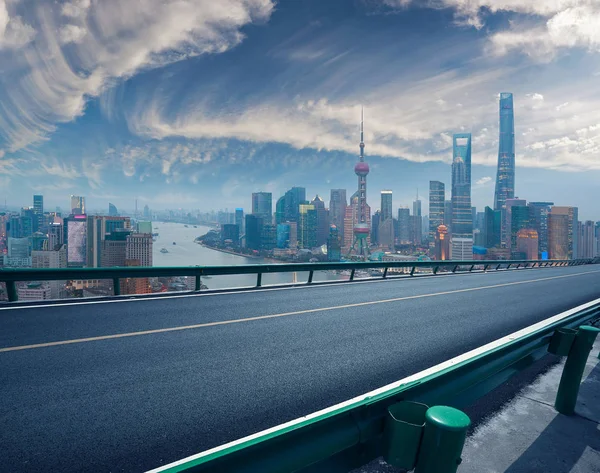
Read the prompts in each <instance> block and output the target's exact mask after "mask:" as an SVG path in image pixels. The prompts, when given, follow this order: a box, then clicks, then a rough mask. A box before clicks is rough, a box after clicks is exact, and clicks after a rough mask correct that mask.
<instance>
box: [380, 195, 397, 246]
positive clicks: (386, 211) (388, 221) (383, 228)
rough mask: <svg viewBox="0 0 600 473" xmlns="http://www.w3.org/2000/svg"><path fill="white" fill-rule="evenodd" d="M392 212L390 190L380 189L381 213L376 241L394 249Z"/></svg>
mask: <svg viewBox="0 0 600 473" xmlns="http://www.w3.org/2000/svg"><path fill="white" fill-rule="evenodd" d="M394 237H395V235H394V214H393V213H392V191H391V190H383V191H381V214H380V218H379V225H378V226H377V243H378V244H379V245H380V246H382V247H384V248H388V249H392V250H393V249H394Z"/></svg>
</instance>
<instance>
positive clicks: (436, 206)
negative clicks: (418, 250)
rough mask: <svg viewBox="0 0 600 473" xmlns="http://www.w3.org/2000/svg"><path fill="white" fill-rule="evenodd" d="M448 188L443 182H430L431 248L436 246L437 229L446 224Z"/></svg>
mask: <svg viewBox="0 0 600 473" xmlns="http://www.w3.org/2000/svg"><path fill="white" fill-rule="evenodd" d="M445 199H446V188H445V186H444V183H443V182H440V181H429V246H433V245H434V244H435V235H436V233H437V228H438V227H439V226H440V225H441V224H443V223H444V201H445Z"/></svg>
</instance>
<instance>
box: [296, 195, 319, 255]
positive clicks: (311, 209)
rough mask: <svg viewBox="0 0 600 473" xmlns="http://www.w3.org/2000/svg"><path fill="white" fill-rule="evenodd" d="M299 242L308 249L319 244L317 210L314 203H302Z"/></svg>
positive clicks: (301, 246)
mask: <svg viewBox="0 0 600 473" xmlns="http://www.w3.org/2000/svg"><path fill="white" fill-rule="evenodd" d="M298 244H299V246H300V248H304V249H306V250H310V249H312V248H314V247H316V246H317V211H316V209H315V206H314V205H312V204H300V222H299V224H298Z"/></svg>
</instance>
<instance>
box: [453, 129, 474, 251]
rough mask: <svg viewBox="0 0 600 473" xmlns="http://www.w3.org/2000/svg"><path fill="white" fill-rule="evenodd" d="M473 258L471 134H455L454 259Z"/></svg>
mask: <svg viewBox="0 0 600 473" xmlns="http://www.w3.org/2000/svg"><path fill="white" fill-rule="evenodd" d="M472 258H473V215H472V210H471V134H470V133H460V134H455V135H454V136H453V157H452V259H454V260H470V259H472Z"/></svg>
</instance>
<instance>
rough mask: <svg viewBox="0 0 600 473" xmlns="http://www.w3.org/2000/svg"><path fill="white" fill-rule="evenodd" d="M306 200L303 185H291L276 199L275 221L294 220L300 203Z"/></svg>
mask: <svg viewBox="0 0 600 473" xmlns="http://www.w3.org/2000/svg"><path fill="white" fill-rule="evenodd" d="M305 202H306V189H305V188H304V187H292V188H291V189H290V190H288V191H287V192H286V193H285V194H284V195H282V196H281V197H280V198H279V199H278V200H277V204H276V207H275V212H276V213H275V221H276V223H285V222H296V223H298V216H299V211H300V207H299V206H300V204H303V203H305Z"/></svg>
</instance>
